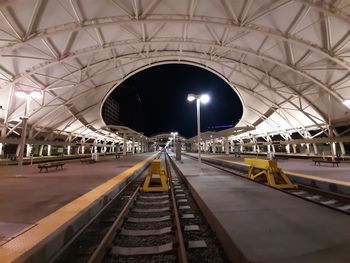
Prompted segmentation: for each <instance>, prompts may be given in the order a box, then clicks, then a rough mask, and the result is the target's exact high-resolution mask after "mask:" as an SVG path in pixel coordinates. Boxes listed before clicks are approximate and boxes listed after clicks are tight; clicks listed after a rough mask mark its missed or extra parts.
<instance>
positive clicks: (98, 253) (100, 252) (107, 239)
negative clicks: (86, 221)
mask: <svg viewBox="0 0 350 263" xmlns="http://www.w3.org/2000/svg"><path fill="white" fill-rule="evenodd" d="M139 190H140V188H139V187H137V188H136V190H135V191H134V193H133V194H132V196H131V197H130V199H129V201H128V202H127V203H126V205H125V206H124V208H123V209H122V211H121V212H120V213H119V215H118V217H117V218H116V220H115V221H114V223H113V225H112V226H111V227H110V229H109V230H108V232H107V233H106V235H105V236H104V237H103V239H102V240H101V242H100V244H99V245H98V247H97V248H96V249H95V251H94V253H93V254H92V255H91V257H90V258H89V260H88V263H97V262H101V261H102V260H103V257H104V256H105V253H106V249H107V248H108V247H109V245H110V244H111V243H112V242H113V240H114V238H115V235H116V233H117V231H118V229H119V228H120V226H121V225H122V223H123V221H124V218H125V217H126V215H127V213H128V212H129V209H130V207H131V206H132V205H133V204H134V202H135V200H136V197H137V195H138V194H139Z"/></svg>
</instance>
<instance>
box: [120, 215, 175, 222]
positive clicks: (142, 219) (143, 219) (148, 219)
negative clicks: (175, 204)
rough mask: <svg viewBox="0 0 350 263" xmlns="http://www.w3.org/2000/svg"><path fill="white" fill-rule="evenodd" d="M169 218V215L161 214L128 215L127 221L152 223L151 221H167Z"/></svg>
mask: <svg viewBox="0 0 350 263" xmlns="http://www.w3.org/2000/svg"><path fill="white" fill-rule="evenodd" d="M170 219H171V218H170V216H161V217H131V216H130V217H128V219H127V221H128V222H133V223H152V222H162V221H169V220H170Z"/></svg>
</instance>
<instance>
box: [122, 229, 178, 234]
mask: <svg viewBox="0 0 350 263" xmlns="http://www.w3.org/2000/svg"><path fill="white" fill-rule="evenodd" d="M171 231H172V229H171V227H164V228H161V229H150V230H131V229H125V228H123V229H122V231H121V232H120V234H122V235H125V236H159V235H163V234H167V233H170V232H171Z"/></svg>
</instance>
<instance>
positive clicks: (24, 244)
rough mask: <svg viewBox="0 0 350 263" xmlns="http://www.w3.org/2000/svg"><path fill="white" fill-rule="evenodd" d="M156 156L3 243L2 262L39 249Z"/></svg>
mask: <svg viewBox="0 0 350 263" xmlns="http://www.w3.org/2000/svg"><path fill="white" fill-rule="evenodd" d="M154 157H155V155H152V156H150V157H148V158H147V159H145V160H143V161H141V162H139V163H137V164H136V165H134V166H133V167H131V168H129V169H128V170H126V171H124V172H122V173H120V174H118V175H116V176H115V177H113V178H112V179H110V180H108V181H107V182H105V183H103V184H101V185H100V186H98V187H96V188H94V189H93V190H91V191H90V192H88V193H86V194H84V195H82V196H81V197H79V198H77V199H75V200H74V201H72V202H70V203H68V204H67V205H65V206H63V207H62V208H60V209H58V210H57V211H55V212H54V213H52V214H50V215H48V216H47V217H44V218H43V219H41V220H40V221H38V222H37V226H35V227H33V228H31V229H29V230H28V231H27V232H25V233H23V234H21V235H19V236H17V237H16V238H14V239H12V240H11V241H9V242H7V243H6V244H4V245H2V246H1V247H0V262H1V263H7V262H20V261H22V260H23V258H24V257H25V255H26V253H27V252H28V251H30V250H33V249H37V248H38V246H39V245H40V244H43V243H44V242H45V241H46V240H48V238H49V237H50V236H51V235H52V234H54V233H55V232H56V231H58V230H60V229H61V228H62V227H63V226H65V225H68V224H69V223H70V222H71V221H72V220H73V219H74V218H75V217H77V216H78V215H79V214H80V213H81V212H82V211H84V210H85V209H87V208H88V207H89V206H90V205H91V204H92V203H94V202H95V201H96V200H98V199H99V198H100V197H101V196H102V195H104V194H105V193H107V192H109V191H110V190H111V189H113V187H115V186H116V185H118V184H120V183H121V182H123V181H124V180H125V179H126V178H128V177H129V176H131V175H132V174H133V173H134V172H135V171H137V170H139V169H141V168H142V167H143V166H144V165H145V164H146V163H147V162H149V161H150V160H152V159H153V158H154Z"/></svg>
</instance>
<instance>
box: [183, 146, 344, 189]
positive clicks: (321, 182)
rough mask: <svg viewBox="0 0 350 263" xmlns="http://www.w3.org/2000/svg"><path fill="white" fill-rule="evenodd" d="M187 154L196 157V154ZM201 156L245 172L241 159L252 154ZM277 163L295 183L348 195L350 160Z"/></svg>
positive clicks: (281, 161) (297, 160) (289, 160)
mask: <svg viewBox="0 0 350 263" xmlns="http://www.w3.org/2000/svg"><path fill="white" fill-rule="evenodd" d="M187 154H188V155H190V156H194V157H197V154H193V153H187ZM202 158H203V160H211V161H215V162H218V163H225V164H228V165H230V166H232V167H234V168H235V169H238V170H241V171H242V172H247V171H248V166H247V165H246V164H244V163H243V159H244V158H252V156H251V155H247V156H245V155H241V157H234V155H225V154H203V155H202ZM258 158H264V156H258ZM277 163H278V166H279V167H280V168H282V170H283V171H284V172H285V173H286V174H287V175H288V176H289V178H290V179H291V180H292V181H293V182H294V183H296V184H303V185H308V186H312V187H316V188H320V189H322V190H326V191H330V192H334V193H337V194H342V195H349V196H350V162H347V161H345V162H341V163H340V164H339V167H333V166H332V165H331V164H323V165H322V166H318V165H314V162H312V161H311V160H308V159H295V158H293V159H287V160H278V161H277Z"/></svg>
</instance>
